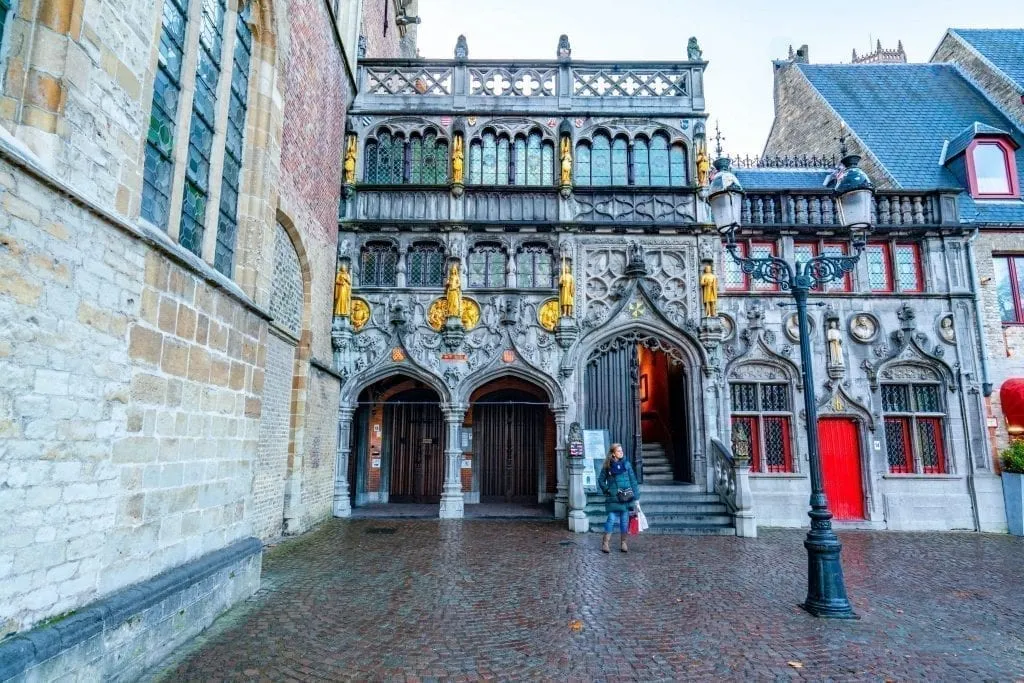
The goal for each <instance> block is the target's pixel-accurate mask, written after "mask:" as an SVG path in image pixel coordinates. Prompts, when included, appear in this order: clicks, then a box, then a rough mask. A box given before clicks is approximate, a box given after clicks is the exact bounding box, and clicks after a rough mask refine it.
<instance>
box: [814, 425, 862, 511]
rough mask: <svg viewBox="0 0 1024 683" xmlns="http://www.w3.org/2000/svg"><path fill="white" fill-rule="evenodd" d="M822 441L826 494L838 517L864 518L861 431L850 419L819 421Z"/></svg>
mask: <svg viewBox="0 0 1024 683" xmlns="http://www.w3.org/2000/svg"><path fill="white" fill-rule="evenodd" d="M818 444H819V449H820V451H821V474H822V477H823V478H824V480H825V482H824V483H825V495H826V496H828V504H829V507H830V508H831V509H832V515H833V517H834V518H835V519H864V485H863V483H862V481H861V471H860V432H859V430H858V429H857V423H856V422H855V421H853V420H850V419H846V418H831V417H830V418H822V419H820V420H818Z"/></svg>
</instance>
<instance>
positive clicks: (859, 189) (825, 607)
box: [708, 149, 873, 619]
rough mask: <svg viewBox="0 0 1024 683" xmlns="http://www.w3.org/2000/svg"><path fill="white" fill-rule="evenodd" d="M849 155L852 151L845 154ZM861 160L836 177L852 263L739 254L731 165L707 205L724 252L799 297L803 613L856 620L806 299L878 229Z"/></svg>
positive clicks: (846, 163) (846, 266) (715, 182)
mask: <svg viewBox="0 0 1024 683" xmlns="http://www.w3.org/2000/svg"><path fill="white" fill-rule="evenodd" d="M843 151H844V152H845V149H844V150H843ZM859 162H860V157H859V156H857V155H854V154H850V155H846V156H844V158H843V162H842V163H843V167H842V169H840V171H839V172H838V174H837V175H836V177H835V193H836V198H837V200H838V201H837V205H838V206H837V208H838V214H839V223H840V224H841V225H842V226H843V227H845V228H847V229H849V231H850V243H851V246H852V247H853V253H852V254H851V255H849V256H826V255H824V254H822V255H819V256H815V257H813V258H811V259H809V260H807V261H805V262H803V263H801V262H800V261H795V262H794V263H792V264H791V263H788V262H787V261H785V260H783V259H781V258H778V257H776V256H770V257H766V258H747V257H743V256H740V255H739V254H737V251H736V228H737V227H739V225H740V218H741V207H742V204H743V194H744V192H743V187H742V186H741V185H740V182H739V179H737V178H736V176H735V175H734V174H733V173H732V172H731V171H730V169H729V160H728V159H724V158H722V159H717V160H715V168H716V169H717V172H716V174H715V177H714V178H713V179H712V181H711V185H710V186H709V188H708V200H709V201H710V203H711V211H712V214H713V215H714V219H715V225H716V226H717V227H718V231H719V232H720V233H721V234H722V236H723V238H725V248H726V249H727V250H728V251H729V254H730V255H731V256H732V258H733V260H734V261H736V263H737V264H739V266H740V268H741V269H742V271H743V272H744V273H746V274H747V275H750V276H752V277H754V278H755V279H758V280H761V281H763V282H771V283H775V284H777V285H778V286H779V288H780V289H781V290H783V291H789V292H792V294H793V298H794V299H795V300H796V314H797V321H798V322H799V325H800V366H801V368H800V369H801V372H802V374H803V384H804V392H803V393H804V412H805V414H806V417H807V455H808V458H809V460H810V468H811V503H810V504H811V509H810V511H809V512H808V513H807V514H808V515H809V516H810V518H811V529H810V531H808V532H807V539H806V540H805V541H804V547H805V548H807V599H806V600H805V601H804V603H803V605H802V607H803V608H804V609H805V610H807V611H808V612H810V613H811V614H813V615H814V616H816V617H830V618H833V619H854V618H856V615H855V614H854V613H853V606H852V605H851V604H850V600H849V598H847V597H846V585H845V584H844V582H843V566H842V564H841V563H840V560H839V555H840V552H841V551H842V548H843V546H842V544H841V543H840V542H839V539H838V538H837V537H836V535H835V532H834V531H832V512H831V510H829V508H828V500H827V499H826V497H825V490H824V484H823V480H822V475H821V456H820V454H819V453H818V411H817V405H816V399H815V391H814V374H813V371H812V369H811V339H810V328H809V325H808V323H807V294H808V292H809V291H810V290H811V289H813V288H815V287H818V286H821V285H824V284H826V283H829V282H834V281H836V280H839V279H841V278H843V277H845V276H846V274H847V273H849V272H851V271H852V270H853V269H854V267H855V266H856V265H857V260H858V259H859V258H860V255H861V252H862V251H863V250H864V244H865V241H866V238H867V234H868V232H869V231H870V229H871V198H872V192H873V186H872V184H871V179H870V178H868V176H867V174H866V173H864V171H862V170H861V169H860V168H858V166H857V164H858V163H859Z"/></svg>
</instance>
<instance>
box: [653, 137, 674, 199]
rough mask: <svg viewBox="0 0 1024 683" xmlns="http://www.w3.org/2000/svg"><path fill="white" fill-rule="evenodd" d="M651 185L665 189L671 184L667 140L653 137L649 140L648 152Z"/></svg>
mask: <svg viewBox="0 0 1024 683" xmlns="http://www.w3.org/2000/svg"><path fill="white" fill-rule="evenodd" d="M650 167H651V185H655V186H658V187H665V186H668V185H670V184H671V182H670V180H671V171H670V170H669V163H668V138H666V137H665V136H664V135H655V136H654V137H653V138H651V151H650Z"/></svg>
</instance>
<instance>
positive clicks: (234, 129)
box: [213, 4, 252, 277]
mask: <svg viewBox="0 0 1024 683" xmlns="http://www.w3.org/2000/svg"><path fill="white" fill-rule="evenodd" d="M249 8H250V5H248V4H247V5H246V6H245V8H244V9H243V10H242V11H241V13H240V14H239V16H238V21H237V22H236V23H235V52H234V58H233V64H232V70H231V103H230V106H229V107H228V126H227V134H226V137H225V142H224V171H223V174H222V176H221V188H220V215H219V221H218V226H217V247H216V251H215V252H214V257H213V265H214V267H215V268H216V269H217V270H219V271H220V272H222V273H224V274H225V275H227V276H228V277H231V275H232V272H233V269H234V264H235V240H236V239H237V235H238V191H239V182H240V179H241V174H242V149H243V147H244V143H245V115H246V109H247V104H248V98H249V60H250V57H251V55H252V31H251V29H250V28H249V13H250V9H249Z"/></svg>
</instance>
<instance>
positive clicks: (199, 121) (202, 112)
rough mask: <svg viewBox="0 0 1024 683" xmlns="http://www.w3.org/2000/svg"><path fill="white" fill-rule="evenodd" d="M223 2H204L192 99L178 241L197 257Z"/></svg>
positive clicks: (206, 188) (203, 218)
mask: <svg viewBox="0 0 1024 683" xmlns="http://www.w3.org/2000/svg"><path fill="white" fill-rule="evenodd" d="M224 11H225V7H224V1H223V0H203V14H202V18H201V19H200V21H201V27H200V30H199V64H198V66H197V68H196V82H195V92H194V94H193V99H192V121H191V123H190V124H189V132H188V163H187V164H186V166H185V193H184V198H183V200H182V207H181V230H180V232H179V234H178V241H179V242H181V246H183V247H185V248H186V249H188V250H189V251H191V252H192V253H194V254H197V255H198V254H201V253H202V249H203V233H204V228H205V221H206V204H207V202H208V201H209V198H210V152H211V151H212V147H213V135H214V119H215V117H216V113H217V83H218V82H219V81H220V59H221V42H222V39H223V33H224Z"/></svg>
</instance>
